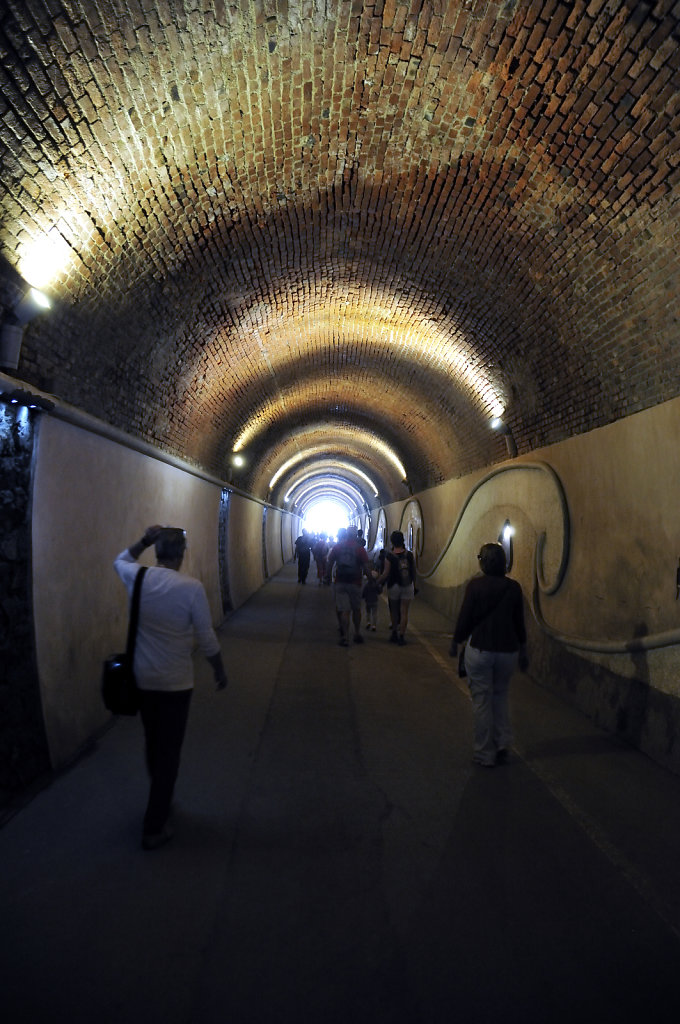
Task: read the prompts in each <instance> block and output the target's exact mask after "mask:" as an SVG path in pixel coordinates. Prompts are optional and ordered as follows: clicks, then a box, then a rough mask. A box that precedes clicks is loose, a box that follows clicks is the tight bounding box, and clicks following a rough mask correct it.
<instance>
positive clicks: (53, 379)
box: [0, 0, 680, 501]
mask: <svg viewBox="0 0 680 1024" xmlns="http://www.w3.org/2000/svg"><path fill="white" fill-rule="evenodd" d="M1 17H2V21H1V34H0V47H1V53H0V63H1V67H2V90H1V94H2V96H1V98H0V104H2V108H1V109H2V122H3V127H2V133H1V137H0V154H1V157H2V165H1V175H0V177H1V188H0V204H1V211H2V228H1V234H0V244H1V245H2V256H3V259H4V264H3V270H2V274H1V275H0V281H1V286H2V290H1V292H0V300H1V301H2V305H3V308H4V309H5V310H7V308H9V307H10V306H11V305H12V304H13V302H14V301H15V300H16V297H17V294H18V291H19V289H20V287H21V281H20V279H19V277H18V275H19V274H23V275H24V276H25V277H26V278H27V279H28V278H29V276H30V271H29V270H28V269H27V268H28V265H29V257H30V255H31V251H32V248H33V247H34V245H35V244H36V243H38V242H39V241H40V240H41V239H42V238H43V237H44V236H45V235H48V236H49V238H50V240H51V243H52V248H53V252H54V253H55V254H56V255H57V256H59V257H61V263H60V264H59V265H58V266H57V268H56V270H55V274H54V276H53V279H52V280H51V281H50V282H49V283H48V285H47V288H46V290H47V291H48V292H49V294H50V296H51V297H52V299H53V303H54V306H53V309H52V310H51V311H50V312H49V313H47V314H44V315H42V316H41V317H39V318H37V319H35V320H34V321H33V322H32V323H31V324H30V325H29V326H28V328H27V329H26V332H25V337H24V344H23V349H22V353H21V361H20V363H19V366H18V369H17V371H16V373H17V375H18V376H20V377H21V378H22V379H24V380H26V381H28V382H29V383H32V384H33V385H34V386H36V387H41V388H43V389H45V390H48V391H50V392H52V393H54V394H56V395H58V396H59V397H61V398H63V399H64V400H65V401H67V402H70V403H72V404H75V405H77V406H79V407H80V408H83V409H85V410H87V411H90V412H92V413H93V414H95V415H98V416H100V417H102V418H104V419H106V420H107V421H108V422H110V423H112V424H113V425H114V426H117V427H120V428H122V429H124V430H126V431H128V432H129V433H131V434H133V435H136V436H138V437H140V438H142V439H144V440H147V441H150V442H152V443H153V444H155V445H157V446H158V447H160V448H162V449H165V450H168V451H171V452H173V453H174V454H176V455H179V456H181V457H183V458H186V459H188V460H190V461H192V462H194V463H196V464H198V465H200V466H203V467H204V468H205V469H206V470H208V471H210V472H213V473H216V474H218V475H220V476H225V475H226V473H227V471H228V468H229V466H230V460H231V455H232V452H233V451H234V450H239V451H240V452H242V453H243V456H244V459H245V466H244V468H243V470H241V471H240V472H239V477H238V482H239V483H240V485H241V486H243V487H244V488H245V489H247V490H250V491H252V493H254V494H256V495H257V496H259V497H262V498H264V497H266V496H267V495H268V494H269V493H270V492H269V482H270V480H271V478H272V476H273V475H274V473H275V472H276V471H277V469H279V468H280V467H281V466H283V465H284V464H285V463H286V462H287V461H289V460H290V459H291V458H293V457H294V456H300V457H304V458H306V459H312V460H318V461H319V462H321V461H323V460H325V462H324V465H326V464H327V463H328V460H330V462H331V463H332V462H333V459H335V460H339V459H340V456H341V454H342V455H343V456H344V458H345V459H349V460H350V461H351V462H352V463H353V464H354V465H355V466H356V467H358V468H362V469H363V471H366V466H367V465H370V467H371V470H372V475H373V476H375V477H376V478H377V479H378V480H379V481H380V488H381V494H380V500H381V501H388V500H390V499H396V498H400V497H403V496H404V495H405V493H406V491H405V486H404V484H403V483H402V479H403V478H402V476H401V475H400V474H399V473H398V472H397V470H396V469H395V467H394V465H393V464H392V463H391V462H390V459H389V457H388V456H387V455H386V454H385V451H384V450H383V449H381V447H380V444H381V443H382V444H383V445H386V446H387V448H388V449H389V450H390V451H392V452H394V453H395V454H396V455H397V456H398V457H399V459H400V460H401V462H402V463H403V465H404V467H405V469H406V476H407V478H408V482H409V485H410V486H411V487H412V488H413V489H420V488H423V487H426V486H430V485H432V484H434V483H437V482H439V481H441V480H444V479H447V478H449V477H452V476H458V475H461V474H462V473H464V472H469V471H470V470H472V469H475V468H479V467H483V466H485V465H489V464H491V463H493V462H496V461H499V460H500V459H502V458H503V457H505V445H504V443H503V439H502V437H499V436H498V435H497V434H494V433H493V432H492V431H491V430H490V429H489V421H490V418H491V416H492V415H493V414H494V413H495V412H497V411H498V409H499V408H500V407H503V408H505V409H506V412H505V420H506V422H507V423H508V425H509V427H510V428H511V430H512V433H513V436H514V438H515V441H516V443H517V446H518V449H519V451H520V452H523V451H530V450H532V449H534V448H537V447H540V446H543V445H545V444H547V443H550V442H553V441H556V440H560V439H563V438H565V437H568V436H570V435H572V434H574V433H579V432H582V431H585V430H588V429H591V428H593V427H595V426H599V425H602V424H604V423H607V422H611V421H612V420H615V419H617V418H620V417H622V416H625V415H628V414H629V413H631V412H634V411H636V410H638V409H641V408H644V407H647V406H650V405H654V404H656V403H658V402H661V401H663V400H666V399H668V398H671V397H674V396H676V395H677V394H678V393H679V391H680V386H679V380H680V376H679V374H678V346H677V344H676V336H677V320H678V313H679V308H680V299H679V289H678V263H679V259H680V257H679V255H678V251H679V247H678V244H677V237H678V225H679V218H678V210H679V204H678V162H679V161H680V156H679V152H680V144H679V143H678V139H679V138H680V134H679V133H678V128H679V127H680V113H679V110H680V108H679V97H680V91H679V85H680V58H679V55H678V40H679V39H680V12H679V11H678V7H677V4H675V3H671V2H659V3H655V4H652V3H638V2H635V3H633V2H629V0H619V2H617V0H590V2H579V0H576V2H573V3H572V2H569V3H566V2H564V3H561V2H558V0H546V2H526V3H524V2H521V0H514V2H513V0H504V2H475V0H457V2H453V0H452V2H438V0H429V2H425V0H422V2H416V0H413V2H403V3H399V2H397V0H384V2H382V0H376V2H373V3H357V2H356V0H304V2H302V0H301V2H293V0H288V2H286V3H283V2H281V0H259V2H250V0H238V2H236V0H234V2H231V3H223V2H221V0H216V2H215V3H214V4H213V3H209V4H202V5H199V4H195V5H192V4H190V3H189V2H186V0H185V2H180V0H165V2H162V3H161V2H158V0H153V2H147V0H128V2H125V3H123V2H121V0H107V2H103V0H102V2H98V0H90V2H87V0H80V2H78V0H69V2H66V0H62V2H61V3H60V2H58V0H50V3H49V5H48V4H46V3H44V2H41V0H29V2H26V0H21V2H19V0H7V2H6V3H5V5H4V7H3V14H2V16H1ZM371 439H372V440H371ZM290 479H292V477H290V476H289V477H288V478H282V486H284V485H285V486H289V485H290ZM270 496H271V495H270Z"/></svg>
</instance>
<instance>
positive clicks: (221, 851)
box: [0, 565, 680, 1024]
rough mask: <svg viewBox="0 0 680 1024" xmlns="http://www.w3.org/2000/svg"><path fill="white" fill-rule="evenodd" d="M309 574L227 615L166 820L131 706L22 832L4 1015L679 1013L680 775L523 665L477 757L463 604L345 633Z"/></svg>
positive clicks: (97, 1018) (176, 1018)
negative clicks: (463, 662) (575, 707)
mask: <svg viewBox="0 0 680 1024" xmlns="http://www.w3.org/2000/svg"><path fill="white" fill-rule="evenodd" d="M313 572H314V566H313V565H312V574H313ZM312 574H310V580H309V582H308V584H307V585H306V586H305V587H300V586H298V585H297V583H296V582H295V576H296V574H295V569H294V567H293V566H287V567H286V568H285V569H284V571H283V572H282V573H281V574H280V575H279V576H278V577H276V578H275V579H274V580H272V581H271V582H270V583H268V584H267V586H266V587H264V588H263V589H262V590H261V591H260V593H259V594H257V595H256V596H255V598H253V600H252V601H250V602H249V603H248V604H247V605H246V606H245V607H244V608H242V609H240V610H239V611H238V612H237V613H236V614H235V615H233V616H232V618H231V619H230V621H229V623H228V624H227V626H226V628H225V629H224V631H223V633H222V639H223V649H224V654H225V661H226V664H227V666H228V672H229V675H230V678H231V684H230V687H229V689H228V690H227V691H226V692H225V693H215V692H214V690H213V688H212V684H211V678H210V671H209V669H208V668H207V666H205V665H200V666H199V668H198V684H197V691H196V694H195V700H194V705H193V707H192V712H191V718H190V723H189V731H188V735H187V740H186V744H185V748H184V755H183V764H182V770H181V774H180V780H179V783H178V788H177V808H176V816H175V826H176V837H175V840H174V841H173V843H172V844H170V845H169V846H167V847H164V848H163V849H161V850H158V851H155V852H153V853H144V852H143V851H142V850H141V849H140V847H139V831H140V817H141V811H142V809H143V805H144V800H145V778H144V771H143V760H142V744H141V735H140V723H139V721H137V720H121V721H119V722H118V723H117V724H116V725H115V726H114V727H113V728H112V729H111V730H110V731H109V732H108V733H106V735H105V736H104V737H103V738H102V739H101V740H100V741H99V743H98V744H97V745H96V748H95V749H94V750H93V751H92V752H91V753H90V754H89V755H88V756H86V757H83V758H82V759H81V760H79V761H78V762H77V763H76V764H75V765H74V766H73V767H72V768H71V769H70V770H69V771H68V772H67V773H64V774H63V775H61V776H60V777H59V778H58V779H56V780H55V781H54V783H53V784H52V785H51V786H49V788H47V789H45V790H44V791H42V792H41V793H39V794H38V795H37V796H36V798H35V799H34V800H33V801H32V802H31V803H30V804H28V805H27V806H26V807H24V808H23V809H22V810H21V811H20V812H19V813H18V814H17V815H16V816H15V817H13V818H12V819H11V820H10V821H9V822H8V823H7V824H6V825H5V827H4V828H3V829H2V831H0V864H1V865H2V871H1V872H0V927H1V929H2V932H1V933H2V938H3V941H2V947H3V948H2V955H1V957H0V1013H2V1016H3V1020H4V1021H7V1024H18V1022H24V1021H25V1022H27V1024H28V1022H30V1024H40V1022H43V1021H50V1022H58V1024H61V1022H66V1021H68V1022H70V1024H77V1022H87V1024H92V1022H96V1024H137V1022H142V1021H145V1022H151V1024H155V1022H159V1024H161V1022H162V1024H189V1022H191V1024H213V1022H214V1024H217V1022H220V1024H227V1022H228V1024H245V1022H249V1024H250V1022H252V1024H284V1022H285V1024H288V1022H293V1021H295V1022H300V1024H317V1022H318V1024H335V1022H338V1024H339V1022H343V1024H349V1022H360V1024H363V1022H373V1024H381V1022H399V1024H440V1022H442V1024H444V1022H446V1024H450V1022H452V1021H459V1020H460V1021H461V1022H465V1024H487V1022H492V1021H494V1022H495V1021H503V1022H505V1024H514V1022H518V1024H519V1022H522V1024H534V1022H535V1024H539V1022H540V1024H562V1022H567V1021H568V1022H570V1024H571V1022H575V1021H578V1022H590V1021H593V1022H595V1021H597V1022H598V1024H607V1022H610V1021H611V1022H628V1021H631V1022H632V1021H635V1022H641V1021H642V1022H650V1024H656V1022H665V1021H673V1022H675V1021H677V1019H678V1014H680V1009H679V1006H680V999H679V997H680V938H679V936H680V778H677V777H675V776H673V775H671V774H669V773H668V772H666V771H664V770H663V769H661V768H658V767H657V766H656V765H654V764H653V763H652V762H650V761H649V760H648V759H647V758H645V757H644V756H642V755H641V754H639V753H637V752H636V751H633V750H631V749H629V748H627V747H626V746H624V745H622V744H621V743H619V742H618V741H616V740H614V739H611V738H609V737H607V736H605V735H604V734H602V733H601V732H599V731H598V730H596V729H595V728H594V727H593V726H592V725H591V724H590V723H589V722H588V721H587V720H586V719H585V718H583V717H581V716H580V715H578V714H577V713H575V712H573V711H571V710H570V709H569V708H567V707H565V706H564V705H563V704H561V703H560V702H559V701H558V700H557V699H556V698H554V697H553V696H551V695H550V694H549V693H548V692H547V691H546V690H543V689H541V688H539V687H538V686H536V685H535V684H534V683H533V682H532V681H531V680H530V679H528V678H525V677H521V676H518V677H517V678H516V680H515V681H514V682H513V690H512V699H513V716H514V721H515V728H516V734H517V743H516V749H515V751H514V752H513V757H512V760H511V763H510V764H508V765H507V766H504V767H502V768H497V769H494V770H491V771H490V770H485V769H479V768H475V767H473V765H472V764H471V711H470V704H469V700H468V698H467V694H466V692H465V689H464V685H463V684H462V683H461V681H460V680H458V679H457V677H456V674H455V663H454V662H453V661H451V659H449V658H448V655H447V651H448V644H449V635H450V626H449V623H447V622H446V621H445V620H444V619H443V618H442V617H441V616H439V615H438V614H436V613H435V612H433V611H432V610H431V609H429V608H428V607H427V606H426V605H425V604H423V603H422V602H418V601H416V602H415V603H414V605H413V616H412V625H413V627H414V628H412V629H411V630H410V636H409V639H410V643H409V645H408V646H407V647H406V648H403V649H402V648H398V647H395V646H393V645H391V644H389V643H387V638H388V631H387V628H386V622H387V611H386V607H385V606H384V605H381V607H380V615H381V617H382V622H381V624H380V625H379V629H378V632H377V633H376V634H370V635H366V643H365V644H364V645H363V646H362V647H358V646H357V647H351V648H350V649H349V650H346V649H342V648H340V647H338V646H337V643H336V640H337V634H336V624H335V618H334V612H333V606H332V593H331V591H330V590H329V589H328V588H318V587H317V585H316V581H315V580H313V579H312Z"/></svg>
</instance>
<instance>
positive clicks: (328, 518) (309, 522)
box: [303, 498, 349, 537]
mask: <svg viewBox="0 0 680 1024" xmlns="http://www.w3.org/2000/svg"><path fill="white" fill-rule="evenodd" d="M348 523H349V515H348V509H347V506H345V505H341V504H340V502H337V501H329V499H328V498H325V499H323V500H321V501H319V502H315V503H314V504H313V505H310V507H309V508H308V509H307V511H306V512H305V518H304V520H303V525H304V527H305V529H306V530H309V532H310V533H323V534H325V535H326V536H331V537H334V536H335V535H336V534H337V532H338V530H339V529H340V528H341V527H343V526H347V525H348Z"/></svg>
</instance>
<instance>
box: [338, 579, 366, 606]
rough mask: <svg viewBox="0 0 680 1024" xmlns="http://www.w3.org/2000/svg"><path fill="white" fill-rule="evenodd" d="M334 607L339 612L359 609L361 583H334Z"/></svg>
mask: <svg viewBox="0 0 680 1024" xmlns="http://www.w3.org/2000/svg"><path fill="white" fill-rule="evenodd" d="M335 607H336V608H337V610H338V611H339V612H360V611H361V584H360V583H337V582H336V584H335Z"/></svg>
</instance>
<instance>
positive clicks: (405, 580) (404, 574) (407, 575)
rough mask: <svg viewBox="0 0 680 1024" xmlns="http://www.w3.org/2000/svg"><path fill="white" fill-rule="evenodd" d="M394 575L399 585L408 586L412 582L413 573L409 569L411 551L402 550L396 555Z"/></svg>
mask: <svg viewBox="0 0 680 1024" xmlns="http://www.w3.org/2000/svg"><path fill="white" fill-rule="evenodd" d="M396 559H397V566H396V576H397V583H398V584H399V586H400V587H408V586H410V584H411V583H413V573H412V571H411V553H410V552H409V551H403V552H402V553H401V554H400V555H397V556H396Z"/></svg>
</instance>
